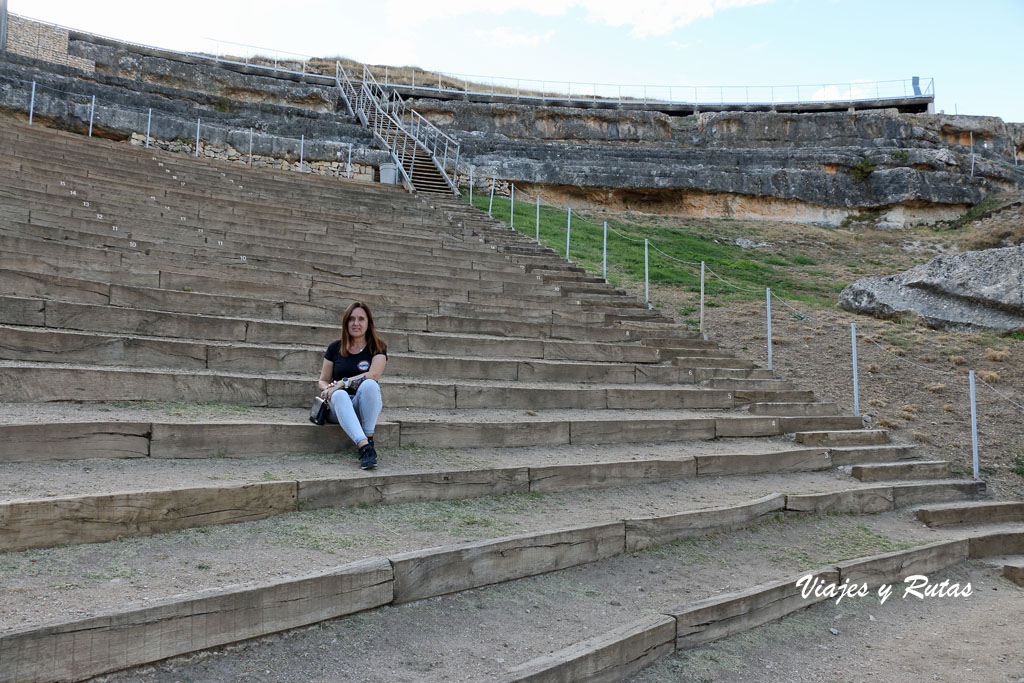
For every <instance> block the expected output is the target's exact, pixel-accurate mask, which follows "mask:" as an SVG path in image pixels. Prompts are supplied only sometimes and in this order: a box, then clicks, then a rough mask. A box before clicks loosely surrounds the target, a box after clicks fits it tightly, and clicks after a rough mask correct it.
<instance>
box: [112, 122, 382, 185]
mask: <svg viewBox="0 0 1024 683" xmlns="http://www.w3.org/2000/svg"><path fill="white" fill-rule="evenodd" d="M128 144H130V145H134V146H138V147H142V146H145V144H146V136H145V135H142V134H140V133H132V135H131V138H130V139H129V140H128ZM149 146H150V147H152V148H156V149H162V150H165V151H168V152H174V153H177V154H188V155H194V154H195V143H192V142H183V141H181V140H159V139H156V138H150V139H149ZM199 156H201V157H203V158H205V159H215V160H217V161H225V162H230V163H236V164H242V165H246V166H251V167H252V168H274V169H278V170H281V171H296V172H303V173H311V174H313V175H323V176H333V177H336V178H345V177H350V178H351V179H353V180H362V181H366V182H373V180H374V177H375V176H376V175H377V166H375V165H371V164H369V163H366V162H362V161H359V160H353V161H352V164H351V169H349V164H348V160H347V159H345V160H343V161H324V160H316V159H314V160H312V161H307V160H305V159H303V162H302V164H301V166H300V164H299V160H298V159H295V158H282V157H280V156H276V157H275V156H270V155H264V154H253V155H252V156H251V157H250V155H249V153H248V152H240V151H239V150H237V149H235V148H234V147H233V146H231V144H230V143H227V142H205V141H203V140H200V141H199ZM289 156H290V155H289Z"/></svg>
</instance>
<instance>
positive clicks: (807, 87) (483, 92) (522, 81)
mask: <svg viewBox="0 0 1024 683" xmlns="http://www.w3.org/2000/svg"><path fill="white" fill-rule="evenodd" d="M379 72H380V69H378V74H379ZM383 76H384V86H385V87H396V86H398V87H403V88H409V89H411V90H415V91H419V92H424V93H439V94H444V93H450V94H458V95H478V96H494V95H505V96H508V97H512V98H514V99H522V100H564V101H567V102H597V101H599V100H600V101H606V102H613V103H618V104H625V103H629V102H639V103H648V104H663V105H672V104H677V105H700V104H705V105H722V104H763V105H768V104H802V103H811V102H864V101H872V100H894V99H905V98H913V97H931V98H934V97H935V79H934V78H919V77H917V76H915V77H913V78H904V79H898V80H890V81H853V82H847V83H811V84H799V85H739V86H733V85H710V86H699V85H698V86H694V85H652V84H646V85H645V84H619V83H587V82H577V81H551V80H539V79H526V78H505V77H494V76H481V75H472V74H456V73H446V72H432V73H424V72H420V74H419V76H420V82H419V83H417V82H416V76H417V74H416V72H415V71H413V72H412V73H411V76H410V78H408V79H402V82H398V81H396V80H395V79H392V78H391V72H390V69H389V68H388V67H384V74H383ZM424 76H426V77H428V78H429V80H424V78H423V77H424ZM435 79H436V80H435ZM446 81H447V82H446ZM460 84H461V86H462V87H459V85H460Z"/></svg>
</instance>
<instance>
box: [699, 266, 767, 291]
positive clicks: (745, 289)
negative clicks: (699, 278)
mask: <svg viewBox="0 0 1024 683" xmlns="http://www.w3.org/2000/svg"><path fill="white" fill-rule="evenodd" d="M704 269H705V270H706V271H707V272H709V273H711V274H712V275H714V276H715V277H716V278H718V279H719V280H721V281H722V282H723V283H725V284H727V285H729V286H730V287H732V288H733V289H738V290H740V291H741V292H753V293H754V294H760V293H761V290H759V289H749V288H747V287H740V286H739V285H734V284H733V283H731V282H729V281H728V280H726V279H725V278H724V277H722V276H721V275H719V274H718V273H716V272H715V271H713V270H711V268H709V267H708V266H707V264H705V266H704Z"/></svg>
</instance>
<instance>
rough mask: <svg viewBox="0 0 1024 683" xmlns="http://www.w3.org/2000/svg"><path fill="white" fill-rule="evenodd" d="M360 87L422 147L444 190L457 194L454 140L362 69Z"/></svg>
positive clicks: (455, 143) (457, 153)
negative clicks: (433, 166) (449, 170)
mask: <svg viewBox="0 0 1024 683" xmlns="http://www.w3.org/2000/svg"><path fill="white" fill-rule="evenodd" d="M363 83H364V84H368V88H369V92H370V93H371V94H372V95H373V96H374V97H376V98H378V104H379V106H380V107H381V108H382V109H383V110H384V111H386V112H388V113H389V114H391V116H392V118H393V119H394V120H395V121H396V122H397V124H398V126H399V127H400V128H402V129H403V130H405V131H406V133H408V134H409V135H410V136H412V138H413V140H414V141H415V143H416V144H418V145H419V146H420V147H422V148H423V149H424V150H425V151H426V152H427V153H428V154H430V157H431V159H433V161H434V165H435V166H437V168H438V170H439V171H441V176H442V177H443V178H444V180H445V182H446V183H447V184H448V187H450V188H451V189H452V191H453V192H455V194H458V189H457V185H456V180H457V178H456V174H457V173H458V170H459V154H460V152H461V149H460V144H459V142H458V140H456V139H455V138H453V137H451V136H450V135H448V134H446V133H445V132H444V131H442V130H441V129H440V128H438V127H437V126H435V125H434V124H433V123H431V122H430V121H428V120H427V119H425V118H424V117H423V116H422V115H421V114H420V113H419V112H417V111H415V110H414V109H412V108H411V107H409V106H408V104H407V103H406V102H405V100H404V99H402V96H401V95H399V94H398V93H397V92H395V91H391V93H390V95H389V93H388V91H387V90H386V89H385V88H384V86H382V85H381V84H380V83H379V82H378V81H377V79H376V78H374V76H373V72H371V71H370V69H369V68H368V67H367V66H366V65H365V64H364V65H363ZM449 160H451V161H453V162H454V163H453V165H452V170H451V173H450V174H449V172H448V162H449Z"/></svg>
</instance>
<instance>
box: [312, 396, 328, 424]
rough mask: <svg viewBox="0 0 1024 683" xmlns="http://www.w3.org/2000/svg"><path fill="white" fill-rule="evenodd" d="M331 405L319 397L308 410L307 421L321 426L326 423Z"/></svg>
mask: <svg viewBox="0 0 1024 683" xmlns="http://www.w3.org/2000/svg"><path fill="white" fill-rule="evenodd" d="M330 409H331V404H330V403H328V402H327V401H325V400H323V399H322V398H320V397H319V396H317V397H316V398H314V399H313V407H312V408H310V409H309V421H310V422H312V423H313V424H315V425H322V424H323V423H325V422H327V412H328V411H329V410H330Z"/></svg>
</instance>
